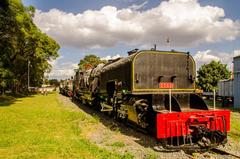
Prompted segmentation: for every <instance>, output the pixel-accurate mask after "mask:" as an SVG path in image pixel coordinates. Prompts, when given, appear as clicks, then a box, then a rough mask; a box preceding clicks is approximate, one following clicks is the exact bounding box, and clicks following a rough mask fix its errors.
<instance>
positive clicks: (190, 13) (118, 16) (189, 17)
mask: <svg viewBox="0 0 240 159" xmlns="http://www.w3.org/2000/svg"><path fill="white" fill-rule="evenodd" d="M22 1H23V4H24V5H25V6H29V5H33V6H34V7H35V8H36V9H37V10H36V13H35V16H34V23H35V24H36V25H37V26H38V27H39V28H40V29H41V30H42V31H43V32H45V33H46V34H48V35H49V36H50V37H52V38H53V39H55V40H56V41H57V42H58V43H59V44H60V46H61V49H60V50H59V54H60V56H59V58H57V60H55V61H50V63H51V64H52V66H53V68H52V71H51V73H50V74H48V76H49V78H56V79H66V78H70V77H71V76H72V75H73V73H74V71H73V70H74V69H75V68H77V64H78V63H79V61H80V59H82V58H83V57H84V56H85V55H88V54H95V55H97V56H99V57H101V58H103V59H111V58H116V57H119V56H127V52H128V51H130V50H133V49H135V48H138V49H140V50H141V49H151V48H152V47H153V46H154V44H156V45H157V49H158V50H172V49H174V50H178V51H184V52H190V53H191V55H192V56H193V57H194V59H195V61H196V63H197V68H199V67H200V66H201V65H202V64H207V63H209V62H210V61H212V60H217V61H221V62H222V63H224V64H227V65H228V68H229V69H232V58H233V57H234V56H237V55H240V13H239V6H240V1H239V0H22ZM168 40H169V43H167V41H168Z"/></svg>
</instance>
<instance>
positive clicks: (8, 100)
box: [0, 93, 35, 107]
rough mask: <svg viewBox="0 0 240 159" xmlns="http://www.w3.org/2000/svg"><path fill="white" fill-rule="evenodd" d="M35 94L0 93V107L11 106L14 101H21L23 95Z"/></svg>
mask: <svg viewBox="0 0 240 159" xmlns="http://www.w3.org/2000/svg"><path fill="white" fill-rule="evenodd" d="M34 95H35V94H33V93H31V94H19V93H18V94H5V95H0V107H7V106H11V105H12V104H14V103H15V102H18V101H21V98H24V97H33V96H34Z"/></svg>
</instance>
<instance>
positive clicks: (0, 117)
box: [0, 94, 132, 159]
mask: <svg viewBox="0 0 240 159" xmlns="http://www.w3.org/2000/svg"><path fill="white" fill-rule="evenodd" d="M83 121H84V122H87V123H89V124H91V123H92V124H94V123H95V122H98V121H97V120H96V119H94V118H91V117H88V116H86V115H85V114H84V113H82V112H77V111H71V110H69V109H66V108H65V107H64V106H63V104H62V103H60V102H59V101H58V99H57V94H49V95H47V96H43V95H34V96H31V97H23V98H19V99H13V98H12V97H1V98H0V158H4V159H6V158H13V159H15V158H16V159H19V158H21V159H22V158H23V159H24V158H26V159H31V158H67V159H70V158H87V159H91V158H94V159H95V158H132V155H129V153H126V154H125V155H120V154H117V153H115V152H109V151H107V150H106V149H103V148H100V147H98V146H97V145H95V144H93V143H91V142H89V141H88V140H86V139H85V138H84V137H83V136H82V135H81V128H80V127H79V123H80V122H83Z"/></svg>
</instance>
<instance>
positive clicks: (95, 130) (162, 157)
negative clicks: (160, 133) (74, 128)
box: [59, 95, 240, 159]
mask: <svg viewBox="0 0 240 159" xmlns="http://www.w3.org/2000/svg"><path fill="white" fill-rule="evenodd" d="M59 100H60V101H61V102H62V103H63V105H64V106H67V107H68V108H69V109H71V110H73V111H82V112H84V113H86V115H89V116H92V117H93V118H95V119H96V120H98V121H99V122H96V123H90V124H89V123H87V122H84V121H80V122H79V127H81V128H83V129H82V132H81V135H83V136H84V137H86V138H87V139H88V140H90V141H91V142H93V143H95V144H97V145H98V146H100V147H104V148H106V149H108V150H110V151H114V152H118V153H121V154H123V153H126V152H129V153H130V154H131V155H133V156H134V158H136V159H154V158H159V159H166V158H177V159H188V158H199V159H205V158H206V159H215V158H216V159H219V158H222V159H228V158H234V157H232V156H227V155H219V154H214V153H212V152H205V153H193V154H187V153H185V152H184V151H177V152H172V151H171V152H169V151H167V150H165V149H163V148H161V146H159V145H158V144H157V143H156V141H155V140H154V138H153V137H151V136H150V135H147V134H144V133H142V132H140V131H136V130H135V128H133V127H129V126H126V125H123V124H121V123H120V122H117V121H115V120H114V119H112V118H110V117H108V116H107V115H104V114H103V113H101V112H97V111H96V110H93V109H91V108H90V107H87V106H84V105H80V104H77V103H73V102H72V101H71V100H70V98H67V97H64V96H62V95H59ZM219 148H221V149H223V150H228V151H230V152H232V153H234V154H237V155H240V152H239V150H240V145H239V143H238V142H235V141H233V140H232V139H229V141H228V143H227V144H226V145H225V147H222V146H220V147H219Z"/></svg>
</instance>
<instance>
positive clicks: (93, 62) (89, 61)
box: [78, 55, 106, 70]
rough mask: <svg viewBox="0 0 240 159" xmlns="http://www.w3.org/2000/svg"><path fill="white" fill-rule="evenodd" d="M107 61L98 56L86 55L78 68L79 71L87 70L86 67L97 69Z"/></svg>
mask: <svg viewBox="0 0 240 159" xmlns="http://www.w3.org/2000/svg"><path fill="white" fill-rule="evenodd" d="M105 62H106V61H104V60H101V59H100V57H98V56H96V55H86V56H85V57H84V58H83V59H81V60H80V62H79V64H78V66H79V69H80V70H82V69H86V67H91V66H92V67H96V66H97V65H98V64H100V63H105Z"/></svg>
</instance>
